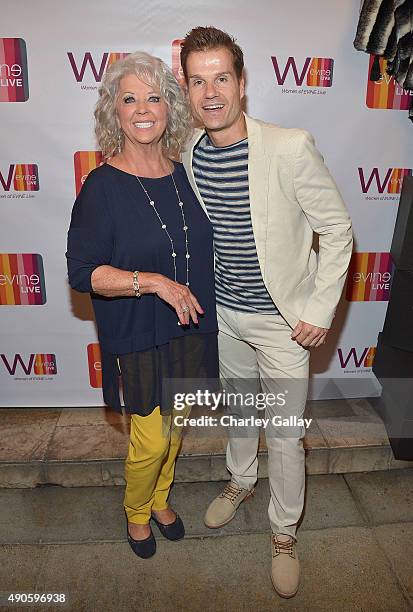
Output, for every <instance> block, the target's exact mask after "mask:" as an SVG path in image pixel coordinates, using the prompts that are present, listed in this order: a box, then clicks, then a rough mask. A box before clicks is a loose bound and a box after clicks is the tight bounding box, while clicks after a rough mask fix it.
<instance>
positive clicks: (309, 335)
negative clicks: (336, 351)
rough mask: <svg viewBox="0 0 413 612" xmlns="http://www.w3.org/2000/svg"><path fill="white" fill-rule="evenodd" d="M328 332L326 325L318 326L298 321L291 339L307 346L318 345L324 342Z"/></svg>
mask: <svg viewBox="0 0 413 612" xmlns="http://www.w3.org/2000/svg"><path fill="white" fill-rule="evenodd" d="M327 332H328V329H326V328H325V327H317V325H311V323H305V322H304V321H298V323H297V325H296V326H295V327H294V329H293V333H292V334H291V339H292V340H295V341H296V342H298V344H301V346H303V347H305V348H307V347H310V346H314V347H316V346H320V345H321V344H324V342H325V338H326V335H327Z"/></svg>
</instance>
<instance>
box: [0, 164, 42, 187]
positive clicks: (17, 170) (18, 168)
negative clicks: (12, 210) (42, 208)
mask: <svg viewBox="0 0 413 612" xmlns="http://www.w3.org/2000/svg"><path fill="white" fill-rule="evenodd" d="M12 183H13V189H14V191H38V190H39V173H38V169H37V165H36V164H10V165H9V167H8V169H7V170H6V172H2V171H1V170H0V186H1V187H2V188H3V190H4V191H10V189H11V186H12Z"/></svg>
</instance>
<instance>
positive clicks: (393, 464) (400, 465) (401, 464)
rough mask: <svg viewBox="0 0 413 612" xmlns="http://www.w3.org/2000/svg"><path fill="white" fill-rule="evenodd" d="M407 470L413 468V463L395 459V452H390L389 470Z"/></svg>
mask: <svg viewBox="0 0 413 612" xmlns="http://www.w3.org/2000/svg"><path fill="white" fill-rule="evenodd" d="M406 468H413V461H402V460H401V459H395V458H394V455H393V452H390V459H389V469H390V470H403V469H406Z"/></svg>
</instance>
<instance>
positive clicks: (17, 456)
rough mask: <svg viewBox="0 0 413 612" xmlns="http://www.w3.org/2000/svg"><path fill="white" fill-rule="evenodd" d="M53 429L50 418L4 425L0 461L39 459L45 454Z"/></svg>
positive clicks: (0, 445)
mask: <svg viewBox="0 0 413 612" xmlns="http://www.w3.org/2000/svg"><path fill="white" fill-rule="evenodd" d="M54 429H55V421H53V420H52V419H46V420H44V421H43V420H40V421H38V422H35V423H31V424H29V425H26V424H23V423H21V424H15V425H4V426H2V430H1V438H0V461H6V462H13V463H15V462H18V461H22V462H25V461H41V460H42V459H44V458H45V456H46V451H47V447H48V444H49V442H50V439H51V437H52V435H53V431H54Z"/></svg>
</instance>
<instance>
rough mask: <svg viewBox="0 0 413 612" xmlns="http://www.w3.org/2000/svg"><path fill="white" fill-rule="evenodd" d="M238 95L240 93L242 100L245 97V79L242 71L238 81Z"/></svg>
mask: <svg viewBox="0 0 413 612" xmlns="http://www.w3.org/2000/svg"><path fill="white" fill-rule="evenodd" d="M239 93H240V98H241V100H242V98H243V97H244V96H245V77H244V71H242V73H241V76H240V79H239Z"/></svg>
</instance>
